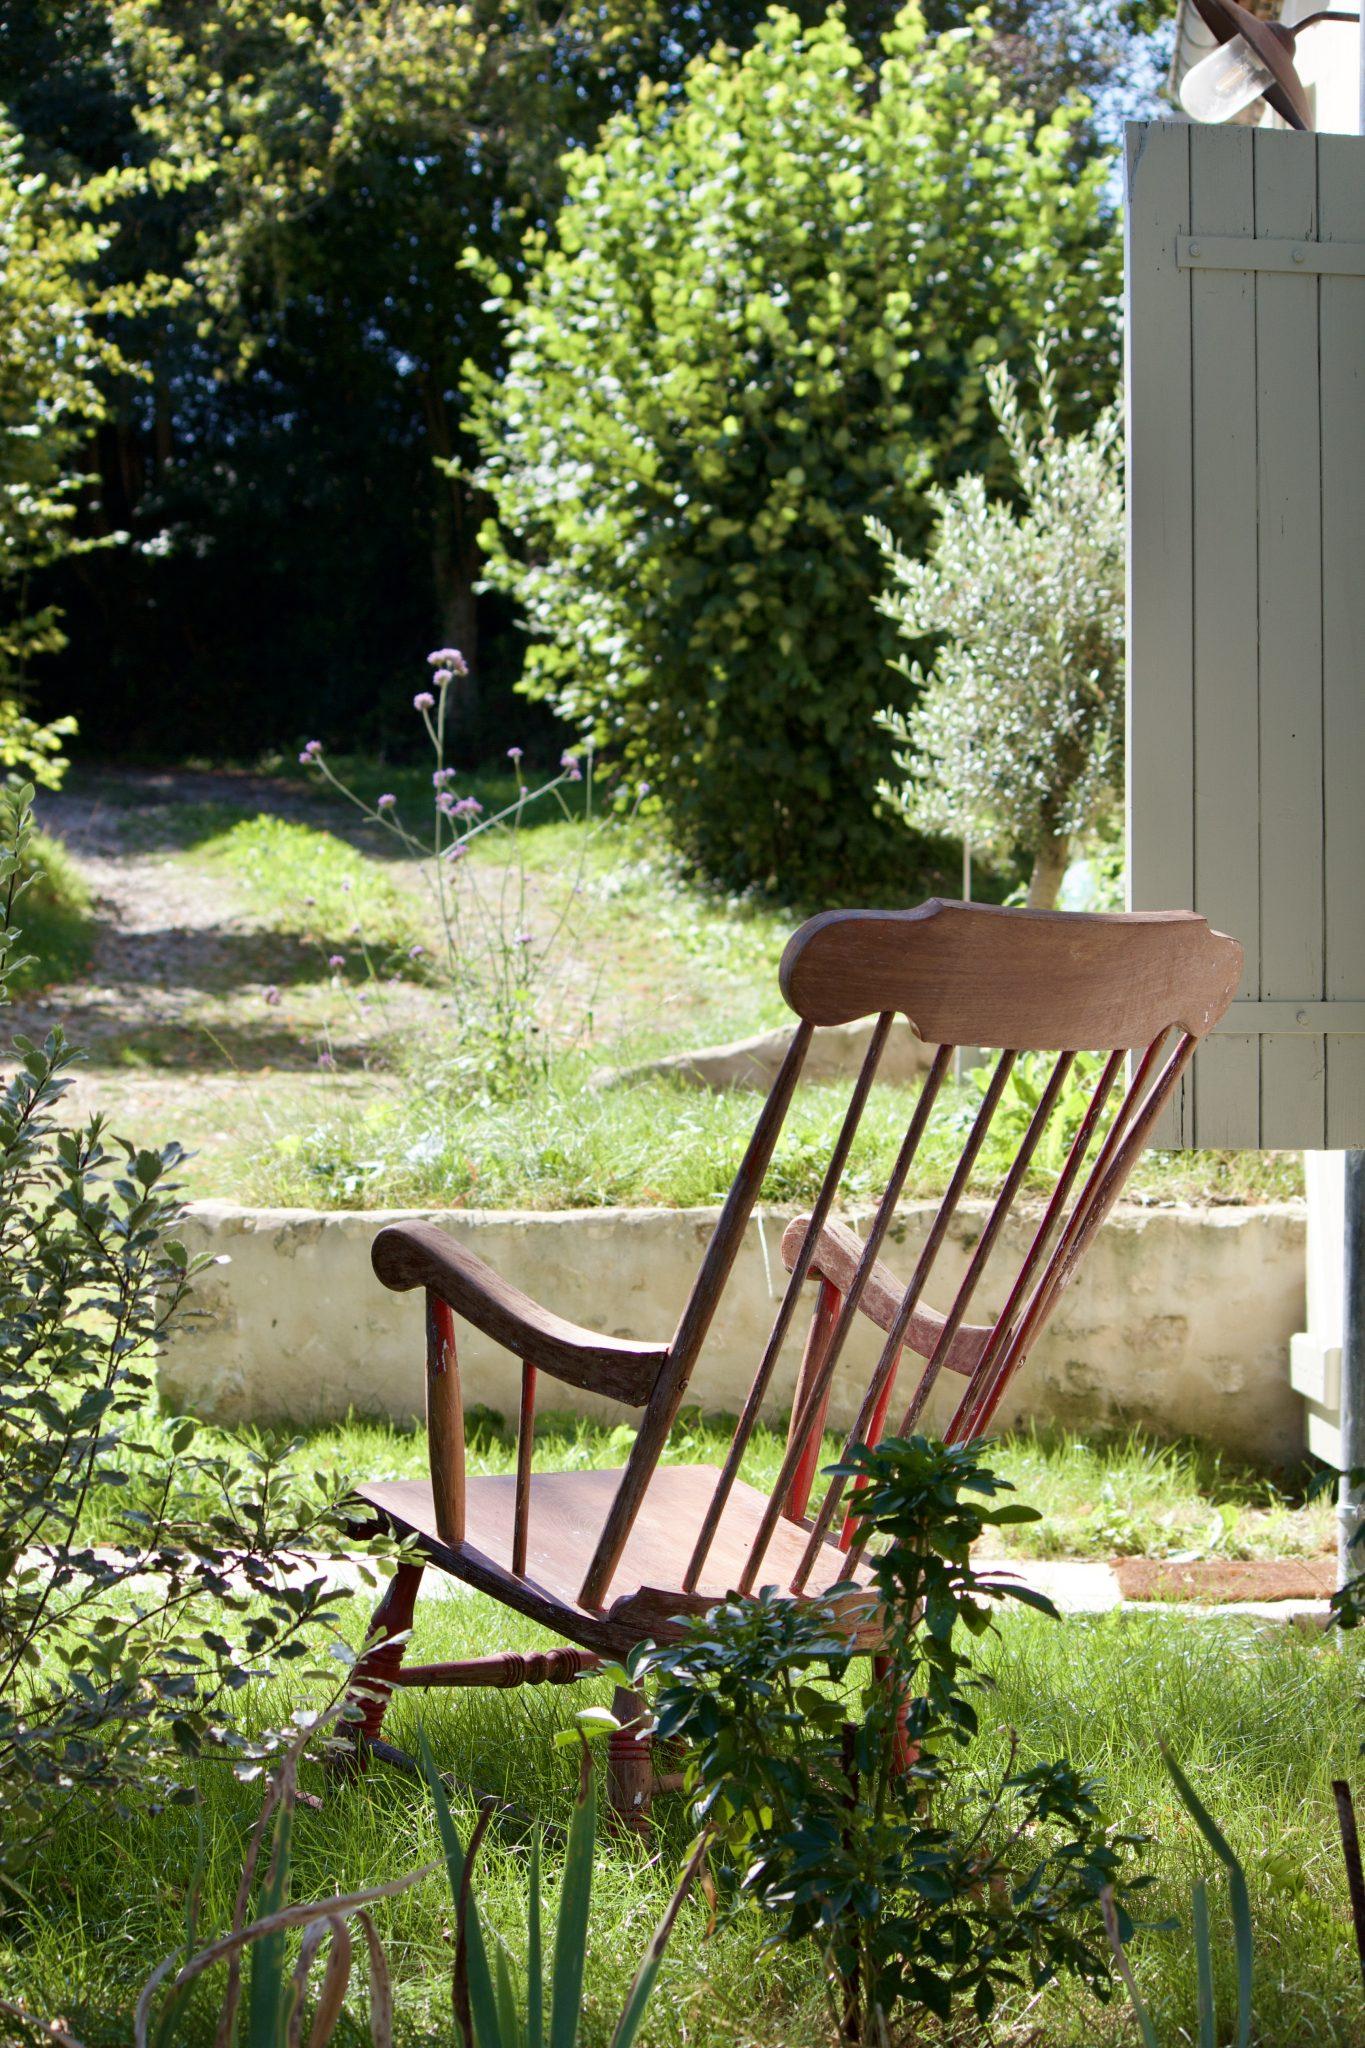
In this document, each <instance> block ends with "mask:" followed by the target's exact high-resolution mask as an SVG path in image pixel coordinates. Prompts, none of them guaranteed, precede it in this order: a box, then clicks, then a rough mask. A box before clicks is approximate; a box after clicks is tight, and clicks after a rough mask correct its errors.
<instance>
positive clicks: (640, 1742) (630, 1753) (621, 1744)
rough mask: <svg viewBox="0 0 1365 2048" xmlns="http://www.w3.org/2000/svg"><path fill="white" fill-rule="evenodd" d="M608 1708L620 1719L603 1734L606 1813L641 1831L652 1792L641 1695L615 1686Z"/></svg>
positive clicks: (650, 1745) (649, 1747)
mask: <svg viewBox="0 0 1365 2048" xmlns="http://www.w3.org/2000/svg"><path fill="white" fill-rule="evenodd" d="M611 1710H612V1712H613V1714H615V1716H616V1718H617V1720H618V1721H619V1722H620V1724H621V1725H620V1727H619V1728H614V1729H613V1730H612V1732H611V1734H610V1735H609V1736H608V1737H607V1812H608V1814H609V1816H610V1817H611V1819H612V1820H613V1821H614V1822H615V1823H616V1825H617V1826H618V1827H622V1828H628V1829H630V1830H631V1832H632V1833H634V1834H643V1833H644V1832H645V1830H646V1829H647V1827H648V1825H649V1805H650V1800H651V1797H652V1796H653V1792H654V1764H653V1758H652V1755H651V1751H652V1749H653V1746H654V1742H653V1737H652V1736H651V1735H650V1734H649V1733H648V1714H649V1710H648V1708H647V1707H646V1705H645V1701H644V1696H643V1694H641V1693H638V1692H632V1691H630V1690H629V1689H628V1688H627V1687H626V1686H623V1685H618V1686H617V1688H616V1691H615V1692H614V1694H613V1695H612V1702H611Z"/></svg>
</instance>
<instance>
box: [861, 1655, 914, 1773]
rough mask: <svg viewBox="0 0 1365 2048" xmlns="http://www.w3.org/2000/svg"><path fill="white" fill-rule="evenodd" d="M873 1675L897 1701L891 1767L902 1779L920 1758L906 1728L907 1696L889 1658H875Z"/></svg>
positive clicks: (873, 1660)
mask: <svg viewBox="0 0 1365 2048" xmlns="http://www.w3.org/2000/svg"><path fill="white" fill-rule="evenodd" d="M872 1675H873V1677H874V1678H875V1679H876V1681H877V1683H878V1684H879V1685H884V1686H885V1687H886V1689H887V1691H888V1692H889V1693H890V1694H891V1697H892V1699H893V1700H894V1701H895V1707H896V1732H895V1735H894V1737H893V1738H892V1744H891V1767H892V1769H893V1770H894V1771H896V1772H897V1773H898V1774H899V1775H900V1776H901V1777H904V1775H905V1773H906V1772H907V1771H908V1770H909V1769H910V1767H911V1765H912V1764H913V1763H914V1762H915V1760H916V1759H917V1757H918V1756H919V1748H918V1745H917V1744H915V1743H913V1742H912V1741H911V1740H910V1734H909V1730H908V1728H907V1726H906V1722H907V1718H908V1709H907V1706H906V1702H905V1695H904V1693H903V1692H902V1691H901V1689H900V1686H899V1684H898V1682H897V1679H896V1671H895V1666H894V1665H893V1664H892V1662H891V1659H890V1658H889V1657H874V1658H873V1659H872Z"/></svg>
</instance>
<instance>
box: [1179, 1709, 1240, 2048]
mask: <svg viewBox="0 0 1365 2048" xmlns="http://www.w3.org/2000/svg"><path fill="white" fill-rule="evenodd" d="M1161 1754H1162V1756H1163V1758H1164V1759H1165V1763H1166V1768H1167V1770H1168V1771H1169V1772H1170V1774H1171V1778H1172V1780H1173V1782H1174V1784H1175V1789H1176V1791H1177V1792H1178V1793H1179V1795H1180V1798H1181V1800H1182V1802H1183V1804H1184V1806H1185V1808H1186V1811H1187V1812H1188V1813H1189V1814H1190V1816H1191V1818H1192V1819H1193V1821H1194V1823H1195V1826H1196V1827H1197V1828H1198V1829H1199V1832H1200V1834H1201V1835H1202V1836H1203V1837H1204V1840H1205V1841H1206V1842H1207V1843H1208V1845H1209V1847H1210V1848H1211V1849H1212V1851H1213V1853H1214V1855H1215V1856H1216V1857H1217V1858H1218V1860H1219V1862H1220V1863H1222V1864H1223V1865H1224V1867H1225V1869H1226V1870H1227V1873H1228V1896H1229V1902H1230V1904H1231V1907H1232V1931H1233V1938H1234V1943H1235V1947H1236V1953H1237V2048H1247V2044H1248V2043H1249V2041H1250V2039H1251V2018H1252V1967H1253V1960H1254V1958H1253V1943H1252V1931H1251V1899H1250V1896H1249V1894H1248V1892H1247V1881H1246V1873H1245V1872H1244V1871H1243V1869H1242V1866H1241V1864H1240V1863H1239V1862H1238V1860H1237V1858H1236V1856H1235V1855H1234V1854H1233V1852H1232V1849H1231V1848H1230V1847H1229V1845H1228V1841H1227V1838H1226V1836H1225V1835H1224V1834H1223V1832H1222V1830H1221V1829H1220V1828H1219V1827H1218V1825H1217V1823H1216V1822H1215V1821H1214V1819H1213V1817H1212V1816H1211V1814H1210V1813H1209V1812H1208V1809H1207V1808H1206V1807H1205V1805H1204V1803H1203V1801H1202V1800H1201V1799H1200V1797H1199V1795H1198V1793H1197V1792H1196V1791H1195V1789H1194V1787H1193V1786H1192V1785H1191V1783H1190V1781H1189V1779H1188V1778H1187V1777H1186V1776H1185V1773H1184V1772H1183V1771H1182V1770H1181V1768H1180V1765H1179V1764H1178V1763H1177V1762H1176V1760H1175V1758H1174V1756H1172V1754H1171V1752H1170V1750H1169V1749H1168V1748H1167V1747H1166V1744H1165V1743H1164V1742H1163V1743H1162V1745H1161Z"/></svg>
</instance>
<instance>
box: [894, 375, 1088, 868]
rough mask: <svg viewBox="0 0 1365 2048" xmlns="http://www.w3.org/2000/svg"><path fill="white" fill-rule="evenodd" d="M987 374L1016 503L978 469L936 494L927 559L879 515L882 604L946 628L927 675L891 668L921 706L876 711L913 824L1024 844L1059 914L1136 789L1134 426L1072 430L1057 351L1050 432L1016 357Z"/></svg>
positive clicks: (902, 618) (899, 798) (897, 791)
mask: <svg viewBox="0 0 1365 2048" xmlns="http://www.w3.org/2000/svg"><path fill="white" fill-rule="evenodd" d="M1053 360H1054V361H1055V360H1056V354H1055V351H1054V354H1053ZM986 381H987V387H988V390H989V393H990V401H991V408H992V411H993V412H994V414H995V417H996V419H997V420H998V421H999V424H1000V431H1001V434H1002V436H1003V438H1004V441H1005V445H1006V447H1007V448H1008V450H1009V454H1010V459H1011V461H1012V463H1013V466H1014V475H1015V483H1016V486H1017V490H1018V494H1019V504H1018V506H1017V507H1016V505H1015V504H1012V503H1010V502H1009V501H1008V500H1005V499H1000V498H991V497H990V496H989V495H988V494H987V490H986V484H985V481H984V479H983V478H981V477H979V476H970V477H963V478H962V479H961V480H960V481H959V482H958V483H957V484H956V485H955V486H954V487H953V488H952V489H951V490H949V491H945V490H936V491H934V492H933V493H931V502H932V504H933V508H934V510H935V512H936V513H937V514H938V519H939V525H938V532H937V534H936V536H935V539H934V544H933V547H932V549H931V550H930V552H929V555H928V557H927V559H925V560H923V561H915V560H912V559H911V558H910V557H909V556H908V555H907V554H906V553H905V552H904V551H903V550H902V549H901V548H900V547H899V546H898V544H897V542H896V540H895V539H894V537H893V535H892V533H891V531H890V529H889V528H888V527H886V526H884V525H881V524H878V523H877V522H873V523H872V529H871V530H872V533H873V536H874V538H875V539H876V541H877V543H878V545H879V546H880V548H881V550H882V555H883V558H884V560H885V563H886V566H887V568H888V570H889V571H890V574H891V579H892V580H891V583H890V585H889V587H888V588H887V589H886V590H884V591H883V593H882V595H881V596H880V597H879V598H878V600H877V608H878V610H879V611H880V612H881V613H882V614H883V616H884V617H885V618H887V619H889V620H890V621H891V622H892V623H893V624H894V625H895V627H896V628H897V630H898V632H899V633H900V635H901V637H902V638H903V639H905V640H908V641H910V642H911V643H912V644H913V643H916V642H920V641H922V640H923V639H924V638H925V637H926V636H928V635H931V634H932V635H942V636H943V638H942V643H941V645H940V646H939V647H938V649H937V651H936V653H935V655H934V659H933V666H932V668H931V669H930V670H929V672H928V674H927V675H926V673H925V671H924V670H923V669H922V668H921V666H920V664H919V663H918V662H916V661H915V660H913V659H911V658H909V657H906V656H902V657H901V658H900V659H899V660H897V661H896V662H895V663H894V664H893V666H894V667H895V668H896V670H897V672H898V673H899V674H900V675H902V676H903V677H904V678H905V680H906V682H907V684H908V685H909V689H910V696H911V701H910V705H909V708H908V709H905V708H899V709H892V710H888V711H884V712H882V713H881V714H880V716H879V718H878V720H877V723H878V724H879V725H880V726H881V727H882V728H883V730H885V731H887V732H889V733H890V734H891V735H892V738H893V739H894V740H895V741H896V743H897V747H898V751H897V752H896V753H895V755H894V759H895V762H896V766H897V767H898V768H899V769H900V770H901V771H902V774H903V777H904V780H903V781H902V782H901V784H900V785H899V787H897V788H892V787H891V786H890V785H888V784H886V783H883V785H882V793H883V795H884V796H886V797H887V798H889V799H890V800H891V801H892V802H894V804H895V805H896V808H897V809H898V810H899V811H900V813H901V816H902V817H903V818H904V819H905V822H906V823H907V824H908V825H910V826H911V827H912V829H915V830H918V831H934V832H946V833H951V834H952V835H953V836H954V837H955V838H958V839H968V840H970V841H971V843H972V845H973V846H975V847H978V848H980V849H981V850H982V851H983V852H984V851H994V852H996V853H1001V854H1014V853H1022V854H1025V855H1027V856H1028V857H1029V859H1030V860H1031V861H1032V864H1033V871H1032V876H1031V878H1030V881H1029V892H1028V900H1029V903H1030V904H1031V905H1033V906H1034V907H1035V908H1039V909H1046V908H1050V907H1051V905H1052V904H1053V903H1055V902H1056V899H1057V891H1058V889H1059V888H1060V886H1061V881H1062V876H1063V875H1064V874H1065V872H1066V867H1067V863H1068V860H1069V858H1070V854H1071V846H1072V842H1073V841H1074V840H1075V839H1077V838H1080V837H1082V836H1083V835H1085V834H1086V833H1088V832H1090V831H1092V830H1093V829H1094V827H1095V826H1097V825H1099V824H1102V823H1104V822H1106V821H1108V820H1110V819H1112V817H1113V815H1114V811H1115V808H1116V806H1117V803H1118V800H1119V796H1120V793H1121V788H1122V721H1123V572H1124V516H1123V515H1124V503H1123V454H1122V430H1121V421H1120V417H1119V412H1118V408H1117V407H1116V406H1111V407H1110V408H1109V409H1108V410H1107V411H1106V412H1104V413H1103V414H1102V415H1101V416H1100V419H1099V421H1098V422H1097V424H1096V425H1095V426H1094V427H1093V428H1092V429H1091V430H1090V431H1088V432H1085V433H1079V434H1073V435H1070V436H1066V435H1063V434H1062V433H1061V431H1060V429H1059V427H1058V424H1057V392H1056V384H1055V378H1054V374H1053V372H1052V370H1051V369H1050V368H1049V364H1048V361H1047V359H1046V358H1041V359H1040V380H1039V381H1040V387H1041V402H1040V406H1039V414H1038V422H1037V426H1036V428H1031V427H1030V424H1029V422H1028V420H1027V419H1026V417H1025V415H1024V412H1023V409H1022V407H1021V404H1020V395H1019V387H1018V385H1017V383H1016V382H1015V380H1014V378H1013V377H1012V376H1011V375H1010V373H1009V371H1008V369H1007V368H1006V367H1005V365H1003V364H996V365H995V366H994V367H993V368H992V369H991V370H990V371H989V372H988V374H987V380H986Z"/></svg>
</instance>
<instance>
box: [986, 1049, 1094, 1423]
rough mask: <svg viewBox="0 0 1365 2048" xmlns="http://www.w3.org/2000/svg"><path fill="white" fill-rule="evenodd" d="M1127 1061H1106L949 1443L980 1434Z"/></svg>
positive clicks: (988, 1341)
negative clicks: (985, 1391)
mask: <svg viewBox="0 0 1365 2048" xmlns="http://www.w3.org/2000/svg"><path fill="white" fill-rule="evenodd" d="M1124 1058H1125V1055H1124V1054H1123V1053H1122V1052H1113V1053H1110V1055H1109V1058H1108V1059H1107V1060H1106V1062H1105V1065H1104V1071H1103V1072H1102V1073H1101V1075H1100V1078H1099V1080H1098V1081H1097V1082H1096V1083H1095V1087H1094V1090H1093V1092H1092V1094H1091V1097H1090V1102H1089V1106H1088V1107H1087V1109H1086V1112H1085V1115H1084V1116H1083V1117H1082V1119H1081V1124H1080V1128H1079V1130H1078V1131H1077V1133H1076V1136H1075V1138H1074V1139H1073V1140H1072V1144H1071V1150H1070V1151H1069V1153H1068V1154H1067V1158H1066V1164H1065V1165H1064V1166H1063V1168H1062V1171H1061V1173H1060V1174H1059V1175H1058V1177H1057V1185H1056V1187H1055V1188H1054V1189H1053V1191H1052V1196H1051V1199H1050V1200H1049V1202H1048V1205H1047V1208H1046V1210H1045V1211H1044V1214H1043V1220H1042V1222H1041V1223H1040V1224H1039V1226H1038V1229H1037V1231H1036V1232H1035V1234H1034V1238H1033V1242H1032V1243H1031V1244H1030V1246H1029V1248H1028V1252H1027V1254H1026V1255H1025V1258H1024V1263H1023V1265H1022V1266H1021V1267H1020V1269H1019V1272H1018V1273H1017V1275H1016V1276H1015V1281H1014V1285H1013V1287H1012V1288H1011V1289H1010V1292H1009V1297H1008V1299H1007V1300H1006V1302H1005V1306H1004V1308H1003V1309H1002V1310H1001V1311H1000V1314H999V1316H998V1317H997V1318H996V1323H995V1328H994V1329H993V1330H992V1332H991V1335H990V1337H989V1339H988V1340H987V1343H986V1346H985V1348H984V1350H983V1351H982V1353H981V1356H980V1358H979V1359H978V1360H977V1362H976V1367H975V1369H974V1371H973V1373H972V1376H971V1378H970V1379H969V1380H968V1382H967V1386H966V1390H965V1392H964V1393H963V1395H962V1398H961V1399H960V1401H959V1402H958V1405H957V1409H956V1411H955V1413H954V1415H953V1418H952V1421H951V1422H950V1423H949V1425H948V1428H947V1431H946V1432H945V1440H946V1441H947V1442H948V1443H961V1442H963V1441H964V1440H966V1439H967V1438H969V1437H971V1436H974V1435H976V1434H977V1431H976V1430H975V1428H974V1427H973V1424H972V1412H973V1409H974V1407H975V1405H976V1403H977V1401H978V1398H979V1396H980V1393H981V1390H982V1388H983V1387H984V1386H985V1385H986V1384H987V1382H988V1379H989V1376H990V1373H991V1368H992V1366H993V1364H994V1362H995V1360H996V1358H997V1357H998V1355H999V1353H1000V1351H1001V1349H1002V1348H1003V1346H1004V1344H1005V1341H1006V1339H1007V1338H1008V1336H1009V1333H1010V1330H1011V1328H1012V1327H1013V1324H1014V1320H1015V1317H1016V1316H1017V1315H1018V1312H1019V1308H1020V1305H1021V1303H1022V1302H1023V1301H1024V1300H1025V1298H1026V1296H1027V1294H1028V1290H1029V1287H1030V1286H1031V1284H1032V1281H1033V1276H1034V1274H1035V1273H1036V1272H1037V1270H1038V1266H1039V1263H1040V1261H1041V1260H1042V1258H1043V1255H1044V1253H1045V1252H1046V1250H1047V1248H1048V1245H1049V1244H1050V1242H1051V1240H1052V1234H1053V1232H1054V1231H1055V1229H1056V1227H1057V1223H1058V1219H1059V1218H1060V1217H1061V1215H1062V1212H1063V1210H1064V1209H1065V1208H1066V1204H1067V1201H1068V1199H1069V1197H1070V1194H1071V1190H1072V1187H1073V1186H1074V1184H1075V1181H1076V1176H1077V1174H1078V1173H1079V1172H1080V1170H1081V1167H1082V1166H1083V1165H1084V1163H1085V1156H1086V1153H1087V1152H1088V1151H1089V1149H1090V1146H1091V1144H1092V1143H1093V1141H1094V1136H1095V1132H1096V1130H1097V1128H1098V1127H1099V1121H1100V1118H1101V1117H1102V1116H1103V1114H1104V1105H1105V1103H1106V1102H1107V1101H1108V1099H1109V1096H1110V1093H1111V1092H1112V1090H1113V1086H1114V1082H1115V1080H1116V1078H1117V1076H1118V1072H1119V1069H1120V1067H1121V1066H1122V1065H1123V1062H1124Z"/></svg>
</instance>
